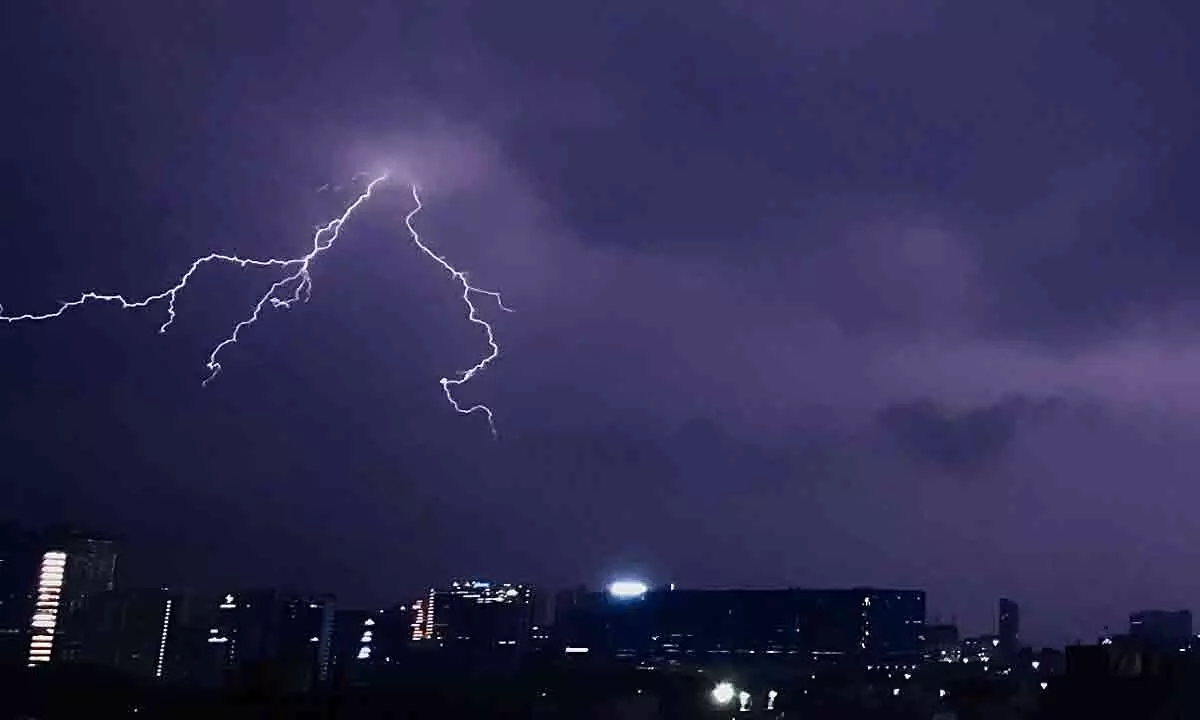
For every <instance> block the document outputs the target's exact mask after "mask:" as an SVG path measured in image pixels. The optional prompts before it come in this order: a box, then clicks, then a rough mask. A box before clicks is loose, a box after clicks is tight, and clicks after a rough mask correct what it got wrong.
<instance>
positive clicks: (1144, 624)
mask: <svg viewBox="0 0 1200 720" xmlns="http://www.w3.org/2000/svg"><path fill="white" fill-rule="evenodd" d="M1129 634H1130V635H1131V636H1132V637H1134V638H1137V639H1138V640H1141V641H1143V642H1146V643H1148V644H1151V645H1162V646H1172V645H1173V646H1177V647H1183V646H1185V645H1186V644H1188V643H1189V642H1191V640H1192V612H1191V611H1190V610H1142V611H1140V612H1135V613H1132V614H1131V615H1130V616H1129Z"/></svg>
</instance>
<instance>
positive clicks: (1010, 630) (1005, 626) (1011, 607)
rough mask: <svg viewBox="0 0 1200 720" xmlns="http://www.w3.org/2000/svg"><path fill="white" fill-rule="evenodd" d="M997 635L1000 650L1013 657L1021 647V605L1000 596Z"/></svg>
mask: <svg viewBox="0 0 1200 720" xmlns="http://www.w3.org/2000/svg"><path fill="white" fill-rule="evenodd" d="M996 635H997V636H998V637H999V639H1000V652H1001V654H1002V655H1004V656H1005V657H1006V658H1012V657H1013V656H1015V655H1016V654H1017V651H1018V650H1020V649H1021V607H1020V606H1019V605H1017V603H1015V602H1013V601H1012V600H1009V599H1008V598H1000V603H999V607H998V608H997V614H996Z"/></svg>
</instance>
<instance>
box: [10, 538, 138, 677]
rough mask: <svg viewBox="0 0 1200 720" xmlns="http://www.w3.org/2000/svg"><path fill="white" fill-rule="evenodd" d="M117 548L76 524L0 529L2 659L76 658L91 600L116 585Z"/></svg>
mask: <svg viewBox="0 0 1200 720" xmlns="http://www.w3.org/2000/svg"><path fill="white" fill-rule="evenodd" d="M116 563H117V551H116V545H115V543H114V542H113V541H112V540H110V539H107V538H102V537H98V536H95V535H89V534H85V533H80V532H78V531H73V530H59V529H56V530H50V531H45V532H28V531H25V530H22V529H20V528H15V527H12V526H8V527H5V528H4V529H3V530H0V662H6V663H15V662H24V663H26V664H29V665H41V664H45V663H49V662H51V661H68V662H69V661H75V660H78V659H79V656H80V653H81V652H82V644H81V643H82V636H83V635H84V634H85V633H86V628H85V627H84V626H83V625H82V624H81V623H82V622H83V616H84V610H85V608H86V607H87V606H88V603H89V602H90V601H92V600H93V599H95V598H97V597H98V596H100V595H102V594H103V593H106V592H109V591H111V590H112V589H113V587H114V583H115V576H116Z"/></svg>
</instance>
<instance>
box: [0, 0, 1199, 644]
mask: <svg viewBox="0 0 1200 720" xmlns="http://www.w3.org/2000/svg"><path fill="white" fill-rule="evenodd" d="M635 7H636V8H637V9H635ZM1197 15H1198V11H1197V10H1196V9H1195V6H1194V3H1191V2H1187V1H1186V0H1180V1H1178V2H1175V1H1168V0H1158V1H1156V2H1117V1H1116V0H1113V1H1111V2H1098V1H1093V2H1085V1H1084V0H1055V1H1053V2H1046V1H1045V0H1036V1H1035V0H1005V2H985V3H980V2H951V1H950V0H908V1H907V2H893V1H891V0H857V1H854V2H849V1H845V0H791V1H790V2H770V1H766V0H758V1H753V2H752V1H750V0H740V1H735V0H704V1H703V2H680V1H678V0H677V1H675V2H665V1H661V0H650V1H648V2H640V3H632V4H630V3H611V2H603V1H602V0H571V2H561V1H560V0H520V1H519V2H482V1H480V2H465V1H457V0H436V1H434V0H430V1H428V2H389V1H385V0H358V1H357V2H352V3H347V2H337V1H335V0H287V1H284V0H270V1H268V0H258V1H255V2H243V1H240V0H238V1H234V0H227V1H221V0H206V1H202V2H184V1H183V0H170V1H168V0H154V1H151V0H141V1H117V0H111V1H109V2H87V1H84V0H62V1H59V2H45V3H37V2H8V3H4V4H3V8H2V9H0V87H2V89H3V95H4V108H5V110H4V112H3V113H2V114H0V223H2V224H3V229H4V232H3V234H2V235H0V237H2V238H3V240H2V241H0V248H2V250H3V252H2V253H0V303H3V304H4V306H5V310H6V312H26V311H32V312H38V311H47V310H53V309H55V308H56V307H57V304H58V302H59V301H61V300H67V299H71V298H74V297H76V296H78V294H79V292H80V291H82V290H87V289H95V290H102V291H117V292H124V293H128V294H130V295H144V294H149V293H151V292H155V291H158V290H160V289H162V288H163V287H165V286H167V285H169V284H170V283H171V282H173V280H174V278H175V277H176V276H178V275H179V274H180V273H181V272H182V271H183V270H185V269H186V268H187V265H188V264H189V263H190V262H191V260H192V258H193V257H195V256H197V255H202V254H205V253H207V252H209V251H211V250H219V251H224V252H238V253H242V254H246V255H255V256H265V255H296V254H299V253H301V252H303V251H304V250H305V249H306V248H307V246H308V244H309V243H310V241H311V232H312V228H313V226H314V225H316V224H318V223H323V222H325V221H327V220H329V219H330V218H332V217H334V216H336V215H337V214H339V213H340V211H341V209H342V208H343V207H344V205H345V204H346V203H348V202H349V201H350V200H352V199H353V196H354V190H353V188H352V187H350V186H349V185H347V183H348V182H349V180H350V178H351V176H352V175H353V174H354V173H356V172H359V171H363V170H366V171H376V170H381V169H384V168H389V169H391V170H393V171H394V176H393V179H392V181H391V182H389V183H388V184H385V185H383V186H381V187H380V188H379V191H378V194H377V195H376V197H375V198H374V199H373V200H372V201H371V202H370V203H369V204H368V205H366V206H364V207H363V208H362V210H361V212H360V213H359V214H357V215H355V216H354V217H353V218H352V219H351V221H350V222H349V223H348V224H347V225H346V228H345V231H344V234H343V235H342V239H341V240H340V241H339V244H338V245H337V246H336V247H335V248H334V250H332V251H330V252H329V253H327V254H326V255H324V256H323V257H322V259H321V260H320V262H319V263H318V264H316V265H315V266H314V269H313V280H314V283H315V287H314V291H313V296H312V301H311V302H310V303H308V304H306V305H303V306H300V307H298V308H296V309H293V310H289V311H275V312H271V313H269V314H268V316H267V317H265V319H264V320H263V321H262V322H261V323H260V324H258V325H256V326H254V327H253V328H252V329H251V330H250V331H249V332H247V333H246V335H245V336H244V342H243V343H242V344H240V345H238V346H236V347H234V348H232V349H231V350H230V351H228V353H227V354H226V355H225V356H224V365H225V370H224V372H223V373H222V374H221V375H220V377H219V378H218V379H217V380H216V381H215V382H214V383H213V384H211V385H210V386H209V387H208V388H205V389H202V388H201V387H200V382H201V380H203V379H204V377H205V375H206V371H205V367H204V361H205V359H206V358H207V354H208V352H209V350H210V348H211V346H212V345H213V344H214V343H216V342H218V341H219V340H221V339H222V338H223V337H225V335H226V334H227V333H228V331H229V330H230V328H231V326H232V325H233V323H235V322H237V321H238V320H240V319H242V318H243V317H244V315H245V314H246V313H247V312H248V311H249V309H250V307H251V305H252V303H253V302H254V300H256V299H257V297H258V295H259V294H261V293H262V292H263V290H265V288H266V286H267V285H269V284H270V282H272V281H273V280H275V279H277V278H278V275H275V274H272V273H270V272H268V271H254V270H245V271H239V270H234V269H230V268H218V267H212V268H210V269H209V270H208V271H206V272H205V273H203V274H201V275H200V276H198V277H197V278H196V280H195V284H194V286H193V287H191V291H190V292H189V293H187V294H185V295H183V296H181V298H180V301H179V303H178V310H179V313H180V316H179V319H178V320H177V321H176V324H175V325H174V326H173V327H172V328H171V330H170V332H169V333H167V334H166V335H158V334H157V333H156V330H157V328H158V325H159V324H161V322H162V321H163V320H164V319H165V308H163V307H158V308H151V309H148V310H144V311H135V312H122V311H121V310H119V309H117V308H115V307H111V306H105V307H101V306H93V307H88V308H82V309H80V310H77V311H74V312H72V313H69V314H68V315H66V316H64V317H63V318H61V319H59V320H56V321H54V322H52V323H46V324H41V325H32V324H27V325H0V457H3V460H4V464H3V470H2V471H0V478H2V480H0V509H2V515H3V516H4V517H5V518H10V519H11V518H22V519H24V520H25V521H26V522H29V523H31V524H36V523H39V522H43V521H44V522H55V521H63V520H66V521H73V522H76V523H81V524H84V525H87V526H90V527H95V528H99V529H101V530H104V531H107V532H111V533H115V534H117V535H119V536H121V537H122V538H123V539H124V540H125V541H126V542H127V543H128V550H127V551H126V553H125V557H124V559H123V560H122V562H123V563H124V566H125V567H124V569H125V570H126V571H128V576H127V578H128V580H129V581H130V582H131V583H158V582H171V583H188V584H192V585H196V586H201V587H203V586H210V585H216V584H221V586H222V587H225V586H226V585H230V584H239V585H240V584H282V585H288V586H293V587H297V588H304V589H311V590H315V591H321V590H330V591H335V592H337V593H338V594H339V596H341V597H342V598H343V599H344V601H345V602H346V603H347V604H351V605H353V604H367V603H372V604H374V603H379V604H383V603H389V602H395V601H406V600H408V599H410V598H411V597H412V596H413V595H414V594H415V593H417V592H418V591H419V589H420V588H422V587H424V586H427V585H429V584H435V583H441V582H443V581H445V580H448V579H450V578H451V577H457V576H468V575H483V576H490V577H493V578H497V579H510V578H512V579H526V580H529V581H532V582H536V583H539V584H544V585H546V586H547V587H548V588H550V589H554V588H556V587H557V586H560V585H567V584H573V583H577V582H587V583H589V584H592V585H596V584H599V583H601V582H603V581H605V580H606V579H609V578H611V577H612V576H614V575H617V574H625V573H630V572H632V573H637V574H639V575H640V576H642V577H645V578H646V579H648V580H650V581H655V582H670V581H673V582H676V583H679V584H681V585H685V586H723V585H751V586H776V585H806V586H849V585H856V584H858V585H866V584H875V585H884V586H901V587H917V588H925V589H927V590H928V591H929V593H930V595H929V604H930V613H929V614H930V619H931V620H932V619H934V618H935V617H939V616H940V617H941V618H943V619H947V620H948V619H949V618H950V617H951V616H956V617H957V619H958V620H959V621H960V623H961V624H962V625H963V626H964V630H965V631H967V632H986V631H988V630H990V629H991V624H992V620H991V618H992V616H993V613H994V609H995V601H996V599H997V598H998V597H1000V596H1001V595H1006V596H1010V597H1013V598H1016V599H1018V600H1019V601H1021V603H1022V605H1023V610H1024V612H1023V615H1024V618H1023V619H1024V623H1025V635H1026V637H1027V639H1029V640H1032V641H1034V642H1047V643H1060V642H1064V641H1067V640H1071V639H1074V638H1084V639H1091V638H1094V637H1095V635H1096V634H1098V633H1099V632H1100V631H1101V629H1102V627H1103V626H1104V625H1106V624H1107V625H1111V626H1112V627H1113V628H1114V629H1119V628H1122V627H1123V626H1124V623H1125V618H1126V616H1127V613H1128V612H1129V611H1131V610H1134V609H1138V608H1140V607H1143V606H1145V607H1155V606H1163V607H1176V606H1178V607H1191V608H1200V576H1197V574H1196V573H1195V572H1194V570H1195V559H1196V553H1197V549H1200V523H1197V521H1196V518H1197V508H1200V484H1198V479H1200V476H1198V468H1200V374H1198V373H1200V371H1198V369H1197V368H1198V363H1200V244H1197V242H1196V231H1197V227H1198V221H1200V203H1197V202H1196V196H1195V192H1196V190H1197V188H1200V146H1198V145H1197V141H1196V128H1197V122H1198V119H1200V100H1198V99H1197V97H1196V93H1195V91H1194V84H1193V83H1194V76H1195V71H1196V70H1197V68H1200V64H1198V63H1197V57H1196V54H1197V50H1196V47H1200V46H1198V45H1197V44H1196V43H1197V42H1198V41H1200V33H1197V32H1195V31H1194V27H1195V25H1196V21H1197V20H1198V19H1200V18H1198V17H1197ZM1189 75H1191V76H1192V77H1189ZM410 179H411V180H416V181H418V182H419V183H420V185H421V187H422V191H423V200H424V202H425V210H424V211H423V212H422V213H421V214H420V215H418V216H417V218H416V219H415V223H416V225H417V227H418V229H419V230H420V231H421V232H422V236H423V238H424V239H425V240H426V241H428V242H429V243H430V244H431V245H433V246H434V247H435V249H436V250H437V251H438V252H441V253H444V254H446V255H447V256H448V257H449V258H450V259H451V260H452V261H454V262H455V263H456V264H457V265H459V266H460V267H462V268H465V269H467V270H469V271H470V272H471V279H472V280H473V281H474V282H476V283H478V284H480V285H485V286H489V287H494V288H497V289H500V290H502V291H503V293H504V297H505V301H506V303H507V304H508V305H510V306H511V307H513V308H514V310H515V312H513V313H512V314H505V313H500V312H498V311H497V310H496V309H495V307H494V306H489V305H488V304H487V303H481V307H482V308H483V312H484V316H485V317H487V318H488V319H489V320H493V321H494V323H495V327H496V331H497V333H498V338H499V340H500V344H501V346H502V355H501V357H500V359H499V360H498V361H497V362H496V363H495V364H494V365H493V366H492V367H491V368H490V369H489V370H488V371H487V372H485V373H483V374H481V375H479V376H478V378H477V379H476V381H474V382H473V383H472V384H470V385H469V386H467V387H466V388H465V389H464V390H463V391H462V393H461V398H462V400H463V401H464V402H486V403H488V404H489V405H490V406H491V407H492V408H493V409H494V410H495V412H496V422H497V426H498V430H499V433H500V439H499V440H494V439H493V438H492V436H491V435H490V433H489V432H488V428H487V423H486V422H485V421H484V419H483V418H481V417H480V416H478V415H476V416H472V417H461V416H458V415H456V414H455V413H454V412H453V411H452V410H451V409H450V407H449V406H448V405H447V404H446V402H445V399H444V398H443V397H442V395H441V389H440V387H439V386H438V379H439V378H440V377H442V376H443V375H444V374H448V373H453V372H454V371H456V370H461V369H465V368H466V367H468V366H469V365H470V364H472V363H473V362H475V360H476V359H477V358H478V357H479V355H480V353H482V352H484V351H486V345H485V344H484V339H483V337H482V335H481V334H480V333H479V331H478V328H476V327H473V326H471V325H470V324H469V323H467V322H466V319H465V317H464V315H463V309H462V306H461V304H460V300H459V297H458V293H457V291H456V287H455V285H454V283H453V281H452V280H451V279H450V278H448V277H447V276H446V275H445V274H444V273H443V272H442V271H441V270H440V269H439V268H437V267H436V266H435V265H433V264H432V263H431V262H430V261H429V260H428V259H427V258H424V257H422V256H421V255H420V254H419V252H418V251H417V250H416V248H414V246H413V245H412V243H411V241H410V240H409V238H408V236H407V234H406V233H405V231H404V226H403V219H404V216H405V214H406V213H407V212H408V211H409V210H410V209H411V208H412V203H411V197H410V196H409V193H408V187H407V185H406V184H405V183H406V181H408V180H410ZM326 183H334V184H339V183H341V184H343V185H346V186H345V187H343V188H342V189H341V190H340V191H337V192H333V191H324V192H318V191H317V189H318V188H320V187H321V186H322V185H324V184H326Z"/></svg>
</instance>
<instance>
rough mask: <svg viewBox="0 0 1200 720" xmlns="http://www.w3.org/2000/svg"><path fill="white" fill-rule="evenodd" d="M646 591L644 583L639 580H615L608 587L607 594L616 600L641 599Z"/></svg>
mask: <svg viewBox="0 0 1200 720" xmlns="http://www.w3.org/2000/svg"><path fill="white" fill-rule="evenodd" d="M647 590H649V588H648V587H646V583H644V582H641V581H639V580H617V581H616V582H614V583H611V584H609V586H608V594H609V595H612V596H613V597H616V598H635V597H641V596H643V595H645V594H646V591H647Z"/></svg>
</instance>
